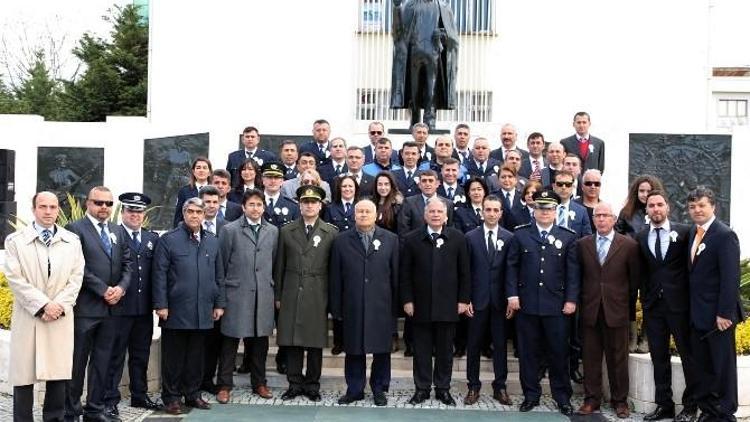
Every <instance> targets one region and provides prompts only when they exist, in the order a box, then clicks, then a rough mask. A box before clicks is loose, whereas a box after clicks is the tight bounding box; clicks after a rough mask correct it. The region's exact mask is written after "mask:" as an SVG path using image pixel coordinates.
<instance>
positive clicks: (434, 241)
mask: <svg viewBox="0 0 750 422" xmlns="http://www.w3.org/2000/svg"><path fill="white" fill-rule="evenodd" d="M430 236H432V243H436V242H437V239H438V237H440V234H439V233H430Z"/></svg>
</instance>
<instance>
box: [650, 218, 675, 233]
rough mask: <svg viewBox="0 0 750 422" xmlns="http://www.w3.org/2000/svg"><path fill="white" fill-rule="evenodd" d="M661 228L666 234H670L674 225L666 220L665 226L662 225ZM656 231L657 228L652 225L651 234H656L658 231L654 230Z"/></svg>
mask: <svg viewBox="0 0 750 422" xmlns="http://www.w3.org/2000/svg"><path fill="white" fill-rule="evenodd" d="M659 227H661V228H662V229H664V233H669V232H670V231H672V230H671V228H672V225H671V224H670V223H669V219H666V220H664V224H662V225H661V226H659ZM654 229H656V227H655V226H654V224H653V223H652V224H651V229H650V230H649V233H653V232H655V231H656V230H654Z"/></svg>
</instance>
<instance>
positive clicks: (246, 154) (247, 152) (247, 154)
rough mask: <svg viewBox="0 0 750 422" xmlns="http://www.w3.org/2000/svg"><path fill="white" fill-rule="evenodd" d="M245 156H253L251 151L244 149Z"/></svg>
mask: <svg viewBox="0 0 750 422" xmlns="http://www.w3.org/2000/svg"><path fill="white" fill-rule="evenodd" d="M245 158H253V153H252V152H250V151H247V150H246V151H245Z"/></svg>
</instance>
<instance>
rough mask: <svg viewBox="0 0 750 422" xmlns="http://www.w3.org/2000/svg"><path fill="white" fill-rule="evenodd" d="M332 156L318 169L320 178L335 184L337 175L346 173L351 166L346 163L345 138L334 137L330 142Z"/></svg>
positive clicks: (331, 184)
mask: <svg viewBox="0 0 750 422" xmlns="http://www.w3.org/2000/svg"><path fill="white" fill-rule="evenodd" d="M330 145H331V146H330V151H331V157H330V160H328V161H327V162H326V163H325V164H323V165H321V166H320V167H319V168H318V169H317V170H318V173H320V178H321V179H323V180H325V181H326V183H328V184H329V185H330V186H333V184H334V182H335V180H336V178H337V177H339V176H341V175H343V174H346V173H347V172H348V171H349V167H348V166H347V165H346V140H344V138H333V139H331V142H330Z"/></svg>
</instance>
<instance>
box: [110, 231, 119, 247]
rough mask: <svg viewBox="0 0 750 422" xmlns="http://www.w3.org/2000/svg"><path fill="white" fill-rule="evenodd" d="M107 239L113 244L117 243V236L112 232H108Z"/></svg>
mask: <svg viewBox="0 0 750 422" xmlns="http://www.w3.org/2000/svg"><path fill="white" fill-rule="evenodd" d="M109 240H110V241H111V242H112V244H113V245H116V244H117V236H115V234H114V233H110V234H109Z"/></svg>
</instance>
